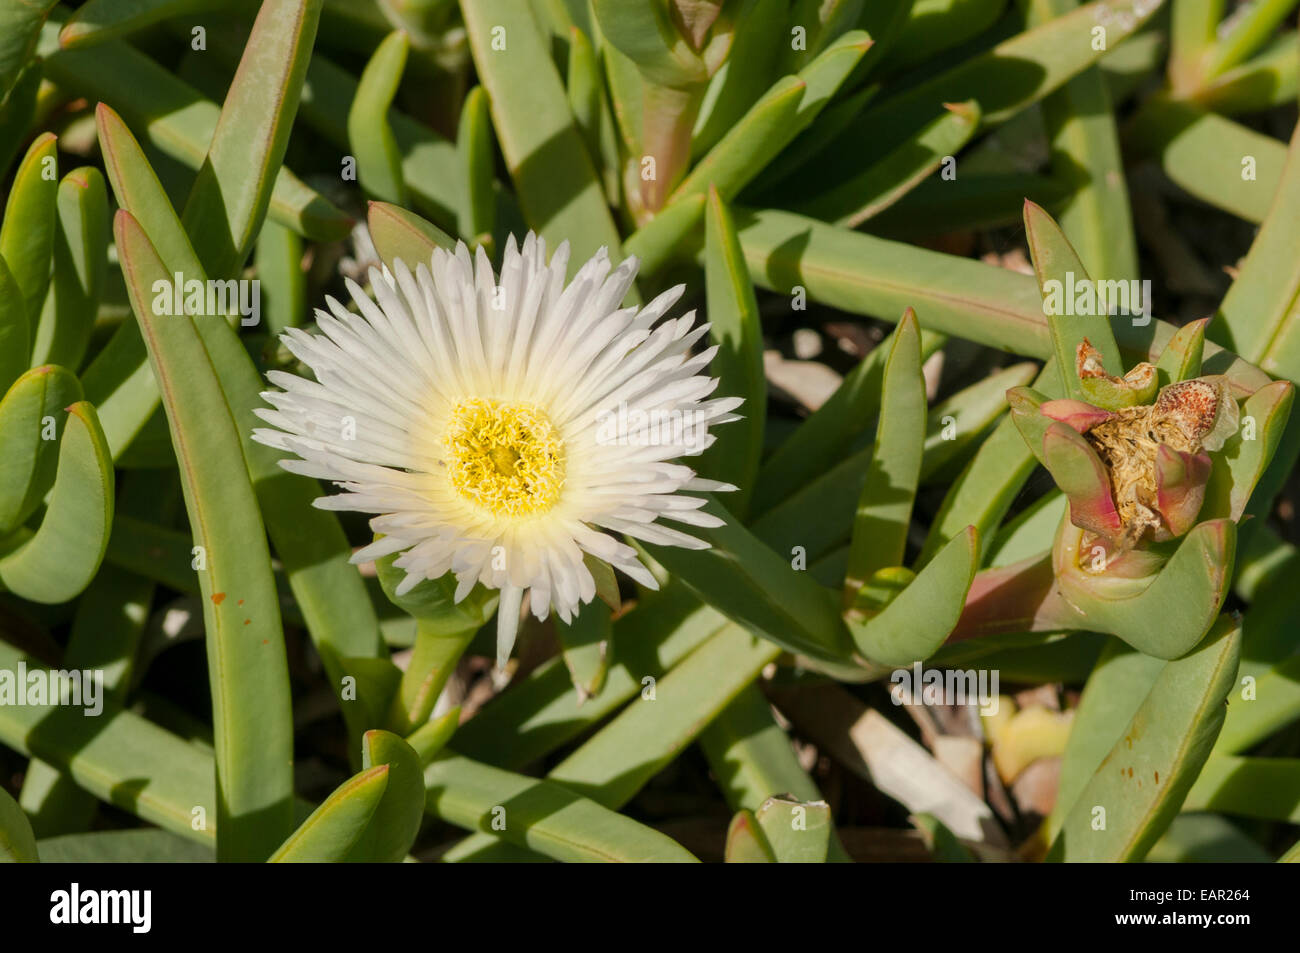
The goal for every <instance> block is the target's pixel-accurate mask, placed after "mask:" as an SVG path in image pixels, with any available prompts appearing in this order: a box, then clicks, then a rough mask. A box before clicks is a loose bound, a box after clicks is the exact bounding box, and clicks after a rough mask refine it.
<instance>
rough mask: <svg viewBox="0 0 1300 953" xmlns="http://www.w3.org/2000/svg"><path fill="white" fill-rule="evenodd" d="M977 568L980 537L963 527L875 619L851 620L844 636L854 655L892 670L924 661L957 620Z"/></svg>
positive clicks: (971, 528) (973, 531) (970, 528)
mask: <svg viewBox="0 0 1300 953" xmlns="http://www.w3.org/2000/svg"><path fill="white" fill-rule="evenodd" d="M977 568H979V534H978V533H976V532H975V529H974V527H967V528H966V531H965V532H964V533H960V534H958V535H957V536H956V537H954V538H953V539H952V540H951V541H949V543H948V544H947V545H946V546H944V548H943V549H941V550H940V551H939V552H938V554H936V555H935V557H934V559H932V560H931V561H930V562H929V563H927V564H926V567H925V568H924V569H922V570H921V572H920V573H919V574H918V575H917V577H916V578H915V579H913V580H911V581H910V582H908V583H907V585H906V586H905V587H904V588H903V590H902V591H901V592H899V593H898V594H897V595H896V596H894V597H893V599H892V600H891V601H890V602H889V603H888V604H887V605H886V606H885V607H884V609H883V610H881V611H880V613H879V614H877V615H874V616H871V617H869V618H867V619H865V620H855V619H854V618H852V617H850V620H849V631H850V632H851V633H852V634H853V641H854V643H855V644H856V645H857V647H858V651H860V652H861V653H862V654H863V655H864V656H866V657H867V658H868V659H870V660H871V661H873V662H877V663H879V664H881V665H890V666H896V667H897V666H905V665H911V664H912V663H913V662H915V661H918V660H921V659H927V658H929V657H930V656H931V655H933V654H934V652H935V650H936V649H938V648H939V646H940V645H942V644H943V641H944V639H946V638H947V637H948V634H949V633H950V632H952V630H953V629H954V628H955V627H956V625H957V620H958V619H960V618H961V613H962V608H963V606H964V605H965V603H966V592H967V590H969V589H970V585H971V582H972V581H973V580H974V578H975V570H976V569H977Z"/></svg>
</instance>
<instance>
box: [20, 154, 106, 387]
mask: <svg viewBox="0 0 1300 953" xmlns="http://www.w3.org/2000/svg"><path fill="white" fill-rule="evenodd" d="M57 204H58V216H59V229H58V233H57V234H56V236H55V240H54V281H53V283H52V284H51V286H50V293H49V295H48V297H47V298H46V299H45V307H44V309H43V310H42V312H41V318H40V323H39V326H38V327H37V329H36V336H35V339H34V341H33V347H32V363H33V364H62V365H65V366H67V367H71V368H76V367H80V366H81V361H82V358H83V357H84V356H85V353H86V348H87V346H88V345H89V344H90V334H91V331H92V330H93V329H94V325H95V313H96V310H97V309H98V307H99V300H100V292H101V289H102V288H103V284H104V272H105V270H106V268H107V266H108V191H107V189H105V188H104V177H103V176H102V175H100V173H99V170H98V169H94V168H90V167H85V168H81V169H74V170H73V171H71V172H69V173H68V174H67V175H66V176H64V177H63V181H62V182H60V183H59V191H58V203H57Z"/></svg>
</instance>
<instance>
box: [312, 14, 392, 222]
mask: <svg viewBox="0 0 1300 953" xmlns="http://www.w3.org/2000/svg"><path fill="white" fill-rule="evenodd" d="M309 45H310V44H309ZM410 45H411V44H410V40H409V39H408V37H407V35H406V34H405V33H403V32H402V31H401V30H395V31H394V32H392V33H390V34H388V36H387V37H385V39H384V42H382V43H380V44H379V46H378V47H377V48H376V49H375V52H374V55H373V56H371V57H370V62H368V63H367V64H366V68H365V69H364V70H363V71H362V73H361V82H360V83H358V84H357V94H356V97H355V98H354V99H353V100H352V106H351V108H350V109H349V110H348V145H349V147H350V148H351V149H352V154H353V155H354V156H355V157H356V160H357V177H358V178H359V179H360V181H361V187H362V188H363V189H365V190H366V192H367V193H368V194H370V195H372V196H374V197H375V198H378V199H382V200H384V201H385V202H396V203H397V204H398V205H405V204H407V199H406V183H405V182H403V180H402V154H401V152H400V151H399V149H398V147H397V138H396V137H395V136H394V135H393V127H392V126H391V125H390V124H389V122H388V110H389V108H391V106H392V105H393V97H394V96H395V95H397V87H398V85H399V84H400V83H401V81H402V71H403V70H404V69H405V68H406V55H407V52H408V50H409V49H410Z"/></svg>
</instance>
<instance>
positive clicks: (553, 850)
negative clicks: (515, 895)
mask: <svg viewBox="0 0 1300 953" xmlns="http://www.w3.org/2000/svg"><path fill="white" fill-rule="evenodd" d="M424 780H425V785H426V787H427V789H428V809H429V812H430V813H432V814H434V815H436V816H438V817H441V818H443V819H445V820H447V821H449V822H451V823H453V824H456V825H459V826H460V827H464V828H468V829H470V830H482V831H489V832H493V833H496V834H498V835H499V836H501V837H503V838H505V839H506V840H507V841H509V842H510V843H511V844H515V845H517V846H520V847H527V848H528V849H530V850H533V851H537V852H538V853H542V854H545V855H546V856H548V857H551V858H554V859H555V860H567V861H578V862H591V861H602V862H615V863H617V862H637V863H651V862H656V861H668V862H678V863H692V862H694V861H695V858H694V857H693V856H692V855H691V854H690V853H689V852H688V851H687V850H686V849H685V848H683V847H682V846H681V845H680V844H678V843H677V842H676V841H674V840H672V839H670V838H669V837H667V836H666V835H664V834H661V833H659V832H658V831H656V830H654V829H653V828H650V827H646V826H644V825H642V824H639V823H637V822H636V821H634V820H632V819H631V818H629V817H626V816H624V815H622V814H619V813H617V812H615V811H611V810H609V809H608V808H605V807H601V806H600V805H599V804H597V803H596V802H594V801H592V800H590V799H588V798H584V797H581V796H580V795H578V794H575V793H574V792H573V791H571V790H570V789H569V788H567V787H564V786H562V785H559V784H555V783H553V782H550V781H538V780H537V779H535V778H529V777H525V776H523V775H520V774H513V773H511V772H509V771H502V770H501V769H500V768H494V767H491V766H489V765H486V764H482V763H480V762H477V761H471V760H470V759H469V758H465V757H460V756H457V755H454V754H444V755H441V756H439V757H438V758H435V759H434V761H433V762H432V763H431V764H430V765H429V767H428V768H427V769H426V770H425V773H424ZM494 822H495V824H494Z"/></svg>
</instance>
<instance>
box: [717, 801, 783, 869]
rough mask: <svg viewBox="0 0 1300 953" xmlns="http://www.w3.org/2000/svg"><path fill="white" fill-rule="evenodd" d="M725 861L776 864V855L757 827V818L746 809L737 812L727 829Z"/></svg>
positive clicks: (760, 829)
mask: <svg viewBox="0 0 1300 953" xmlns="http://www.w3.org/2000/svg"><path fill="white" fill-rule="evenodd" d="M726 861H727V863H729V864H774V863H776V855H775V854H773V853H772V847H771V845H770V844H768V842H767V837H766V836H765V835H764V834H763V829H762V828H761V827H759V826H758V818H756V817H755V816H754V812H753V811H751V810H749V809H748V808H745V809H743V810H741V811H738V812H737V813H736V816H735V817H733V818H732V819H731V826H730V827H728V828H727V849H726Z"/></svg>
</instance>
